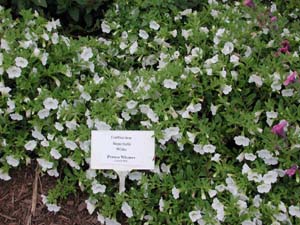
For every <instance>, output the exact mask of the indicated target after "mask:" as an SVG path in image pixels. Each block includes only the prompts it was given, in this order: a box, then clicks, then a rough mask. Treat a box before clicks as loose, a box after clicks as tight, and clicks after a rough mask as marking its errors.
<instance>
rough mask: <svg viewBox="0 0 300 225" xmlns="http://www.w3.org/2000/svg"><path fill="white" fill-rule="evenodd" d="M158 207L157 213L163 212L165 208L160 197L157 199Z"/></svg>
mask: <svg viewBox="0 0 300 225" xmlns="http://www.w3.org/2000/svg"><path fill="white" fill-rule="evenodd" d="M158 206H159V211H160V212H163V211H164V207H165V202H164V200H163V198H162V197H161V198H160V199H159V203H158Z"/></svg>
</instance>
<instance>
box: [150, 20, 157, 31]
mask: <svg viewBox="0 0 300 225" xmlns="http://www.w3.org/2000/svg"><path fill="white" fill-rule="evenodd" d="M149 27H150V28H151V29H153V30H158V29H159V28H160V25H159V24H158V23H156V22H155V21H154V20H151V21H150V23H149Z"/></svg>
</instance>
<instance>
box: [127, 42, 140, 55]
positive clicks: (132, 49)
mask: <svg viewBox="0 0 300 225" xmlns="http://www.w3.org/2000/svg"><path fill="white" fill-rule="evenodd" d="M137 49H138V42H137V41H135V42H133V44H132V45H131V46H130V48H129V53H130V55H132V54H134V53H135V52H136V51H137Z"/></svg>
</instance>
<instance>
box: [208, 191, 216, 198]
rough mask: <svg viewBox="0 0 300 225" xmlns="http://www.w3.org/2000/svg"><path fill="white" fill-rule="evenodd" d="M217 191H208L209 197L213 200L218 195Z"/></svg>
mask: <svg viewBox="0 0 300 225" xmlns="http://www.w3.org/2000/svg"><path fill="white" fill-rule="evenodd" d="M217 193H218V192H217V191H216V190H209V191H208V195H209V197H211V198H213V197H215V196H216V195H217Z"/></svg>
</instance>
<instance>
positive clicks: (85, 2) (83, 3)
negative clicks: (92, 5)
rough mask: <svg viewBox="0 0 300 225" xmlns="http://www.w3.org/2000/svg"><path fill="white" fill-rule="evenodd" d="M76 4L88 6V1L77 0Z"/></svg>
mask: <svg viewBox="0 0 300 225" xmlns="http://www.w3.org/2000/svg"><path fill="white" fill-rule="evenodd" d="M75 2H77V3H78V4H79V5H87V1H86V0H75Z"/></svg>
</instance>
